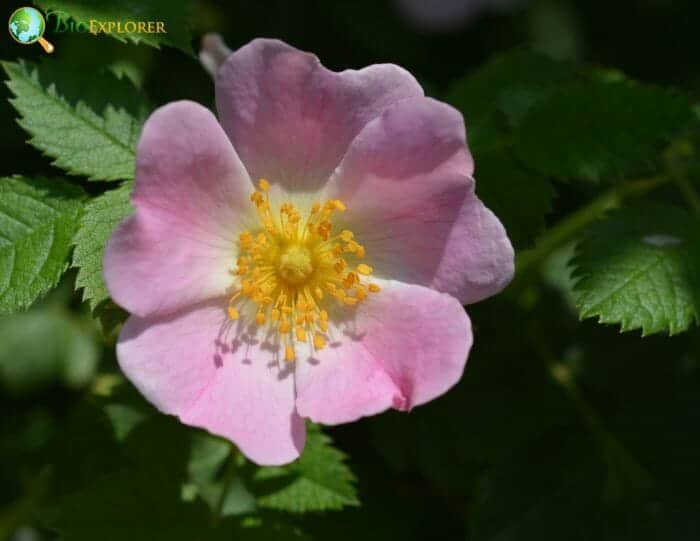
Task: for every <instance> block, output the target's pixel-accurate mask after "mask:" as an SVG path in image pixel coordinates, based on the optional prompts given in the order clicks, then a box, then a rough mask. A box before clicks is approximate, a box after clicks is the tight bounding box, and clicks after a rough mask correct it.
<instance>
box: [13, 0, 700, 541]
mask: <svg viewBox="0 0 700 541" xmlns="http://www.w3.org/2000/svg"><path fill="white" fill-rule="evenodd" d="M11 4H12V5H8V6H7V8H6V9H7V13H8V14H9V13H10V12H11V11H12V9H14V7H16V6H19V5H20V4H19V3H17V2H11ZM15 4H16V5H15ZM36 4H37V5H39V6H40V7H43V8H46V7H50V8H53V9H60V10H62V12H64V13H65V14H66V16H69V17H70V18H71V20H73V21H85V20H88V19H90V18H93V17H98V18H110V17H116V18H119V17H122V16H125V17H127V18H136V17H137V16H138V17H139V18H154V19H156V20H166V21H167V23H168V28H169V29H172V32H171V33H169V34H168V35H167V36H151V37H152V38H156V39H150V40H145V42H146V43H145V44H146V45H151V46H154V47H160V49H155V48H153V47H143V46H138V45H137V44H134V43H133V42H134V41H138V40H135V39H133V38H134V36H127V39H126V40H125V41H118V40H115V39H112V38H111V37H109V36H104V35H101V36H89V35H85V34H76V33H68V32H63V33H61V32H55V31H54V28H53V26H52V23H51V20H49V28H48V31H47V37H48V38H49V39H50V40H51V41H52V42H53V43H54V44H55V45H56V53H55V54H54V55H53V57H46V56H44V55H43V53H42V52H41V49H40V48H39V47H38V46H31V47H25V46H20V45H18V44H16V43H14V42H12V41H11V40H10V39H9V38H7V39H6V40H0V41H2V43H0V58H2V59H3V61H4V62H3V67H4V71H5V74H6V78H7V84H8V86H9V88H8V89H6V90H5V94H4V95H3V98H4V99H3V100H1V102H0V118H2V120H3V123H2V126H3V128H2V129H0V144H2V147H3V151H4V152H3V155H4V157H5V159H4V160H3V161H2V164H1V165H0V167H2V168H4V169H3V170H2V171H1V172H0V174H1V175H3V176H4V178H2V179H0V180H1V182H0V312H1V313H2V314H3V315H2V317H0V411H1V412H2V415H0V540H3V539H12V540H13V541H20V540H22V541H25V540H49V539H57V538H58V539H62V540H66V541H72V540H75V541H79V540H94V539H100V540H102V539H104V540H115V541H117V540H118V541H122V540H124V539H126V538H133V539H134V540H139V539H149V540H150V539H173V540H177V539H183V540H185V539H186V540H193V539H202V540H204V539H206V540H209V539H213V540H215V541H217V540H219V539H221V540H224V539H240V540H244V541H245V540H248V539H250V540H257V541H264V540H268V539H275V540H280V539H281V540H286V539H290V540H291V539H299V540H307V539H309V540H310V539H316V540H325V539H335V540H339V541H343V540H345V539H348V540H350V539H352V540H353V541H354V540H356V539H357V538H358V537H361V538H363V539H365V540H367V541H372V540H374V539H376V540H379V539H381V540H385V539H387V538H390V539H394V538H401V539H405V540H407V541H408V540H423V539H449V540H452V539H468V540H499V541H505V540H518V541H519V540H523V541H524V540H531V539H542V540H547V539H575V540H578V539H580V540H592V539H595V540H626V539H630V540H631V539H634V540H635V541H644V540H647V539H649V540H666V539H693V538H696V537H697V536H698V535H699V534H700V526H699V525H698V521H697V518H696V517H697V515H698V512H699V511H700V497H698V494H697V490H696V487H697V485H698V483H699V482H700V473H699V472H698V469H697V467H696V462H697V457H698V454H699V453H700V432H699V431H698V428H697V427H698V426H700V332H699V331H698V328H697V323H698V319H699V316H698V311H699V307H700V285H699V283H698V276H699V274H698V270H700V268H699V266H700V260H699V259H698V257H700V256H698V254H699V253H700V236H699V235H700V222H699V220H698V215H699V214H700V199H698V195H697V193H698V190H700V135H698V134H700V129H699V128H700V113H699V111H700V106H698V93H699V91H700V75H698V71H697V31H696V28H695V26H696V21H697V20H698V17H700V5H699V4H698V3H697V2H694V1H692V0H624V1H619V2H614V3H610V2H603V0H588V1H583V0H530V1H529V2H520V3H519V4H518V3H515V4H516V5H515V7H514V8H513V11H507V10H506V11H503V12H498V13H497V12H490V13H482V14H480V15H479V14H475V15H474V16H473V17H471V18H468V19H465V20H464V21H462V22H461V24H455V25H451V27H450V28H449V29H448V30H445V31H443V32H441V33H440V32H436V31H435V30H434V29H428V28H419V27H416V25H415V22H414V23H410V22H409V21H408V20H406V19H404V18H402V16H401V12H400V10H399V8H398V2H394V1H385V2H376V1H370V0H357V1H352V2H350V1H347V2H345V1H342V2H328V1H323V0H294V1H289V0H271V1H268V2H254V1H252V0H251V1H242V2H235V3H225V2H216V1H214V0H196V1H192V2H162V1H150V0H149V1H142V2H133V1H130V2H109V1H107V0H102V1H99V2H88V1H83V0H65V1H63V0H60V1H59V0H55V1H44V0H41V1H37V2H36ZM190 14H191V15H190ZM210 31H219V32H221V33H222V34H223V35H224V37H225V39H226V41H227V42H228V44H229V45H230V46H231V47H232V48H234V49H235V48H236V47H238V46H240V45H242V44H244V43H246V42H247V41H249V40H250V39H252V38H254V37H258V36H274V37H279V38H281V39H285V40H287V41H289V42H290V43H292V44H293V45H295V46H297V47H300V48H302V49H306V50H310V51H313V52H314V53H316V54H317V55H318V56H319V57H320V58H321V60H322V61H323V62H324V64H326V65H327V66H329V67H331V68H333V69H344V68H348V67H353V68H356V67H360V66H364V65H367V64H371V63H375V62H394V63H397V64H400V65H402V66H404V67H406V68H407V69H409V70H410V71H411V72H412V73H414V74H415V75H416V76H417V77H418V79H419V80H420V81H421V83H422V84H423V85H424V86H425V88H426V90H427V93H428V94H429V95H431V96H434V97H437V98H439V99H443V100H445V101H447V102H448V103H451V104H452V105H453V106H455V107H457V108H458V109H459V110H460V111H461V112H462V113H463V114H464V116H465V120H466V125H467V133H468V139H469V144H470V148H471V149H472V152H473V154H474V159H475V167H476V173H475V176H476V179H477V192H478V194H479V196H480V197H481V198H483V199H484V201H485V202H486V203H487V205H488V206H489V207H490V208H491V209H493V210H494V212H495V213H496V214H497V215H498V216H499V217H500V218H501V219H502V221H503V223H504V224H505V226H506V228H507V230H508V232H509V235H510V237H511V239H512V240H513V243H514V245H515V246H516V248H517V275H516V278H515V280H514V282H513V284H512V285H511V286H510V287H509V288H508V289H507V290H506V291H505V292H504V293H503V294H502V295H500V296H499V297H497V298H494V299H490V300H488V301H486V302H482V303H480V304H478V305H475V306H471V307H469V314H470V317H471V319H472V321H473V324H474V332H475V346H474V350H473V352H472V354H471V356H470V359H469V364H468V367H467V370H466V373H465V376H464V377H463V379H462V381H461V382H460V383H459V384H458V385H457V386H456V387H455V388H454V389H452V390H451V391H450V392H449V393H447V394H446V395H445V396H444V397H442V398H440V399H438V400H436V401H434V402H432V403H430V404H428V405H425V406H422V407H420V408H417V409H416V410H414V411H412V412H411V413H409V414H402V413H396V412H390V413H386V414H383V415H380V416H377V417H374V418H371V419H367V420H363V421H362V422H359V423H354V424H352V425H345V426H340V427H335V428H331V429H324V431H323V432H321V431H320V429H318V428H317V427H313V426H311V427H310V428H309V441H308V444H307V449H306V451H305V453H304V455H303V457H302V458H301V459H300V460H299V461H298V462H296V463H294V464H292V465H289V466H286V467H283V468H259V467H257V466H254V465H253V464H251V463H249V462H247V461H246V460H244V459H243V458H242V457H241V456H240V455H238V454H237V453H235V452H232V450H231V448H230V445H229V444H228V443H227V442H226V441H223V440H221V439H218V438H216V437H213V436H211V435H208V434H206V433H204V432H202V431H199V430H195V429H191V428H187V427H184V426H182V425H180V424H178V423H177V422H176V421H175V420H174V419H172V418H169V417H166V416H163V415H160V414H158V413H157V412H156V411H155V410H154V409H153V408H152V407H151V406H150V405H149V404H147V403H146V402H145V400H144V399H143V398H141V397H140V395H139V394H138V393H137V392H136V390H135V389H134V388H133V387H131V386H130V385H129V384H128V383H127V382H125V380H124V379H123V378H122V376H120V374H119V371H118V367H117V365H116V361H115V358H114V340H115V333H116V332H117V331H118V328H119V325H120V323H121V322H122V321H123V319H124V317H125V314H124V313H123V312H122V311H121V310H120V309H119V308H117V307H116V306H115V305H114V304H113V303H111V301H110V300H109V299H108V296H107V292H106V289H105V287H104V283H103V282H102V278H101V255H102V250H103V248H104V243H105V242H106V239H107V238H108V236H109V234H110V232H111V230H112V228H113V227H114V226H115V225H116V223H118V222H119V220H120V219H121V218H122V217H123V216H125V215H127V214H128V212H129V204H128V197H127V196H128V193H129V190H130V181H129V179H130V178H131V176H132V174H133V160H134V147H135V143H136V141H137V139H138V132H139V130H140V127H141V125H142V123H143V120H144V119H145V117H146V115H147V114H148V113H149V112H150V111H152V110H153V108H154V107H155V106H157V105H160V104H162V103H165V102H167V101H170V100H175V99H183V98H184V99H192V100H195V101H199V102H201V103H204V104H206V105H209V106H213V101H214V100H213V85H212V83H211V80H210V79H209V77H208V75H207V74H206V73H205V72H204V70H203V69H201V67H200V66H199V65H198V63H197V62H196V60H195V59H194V58H193V57H192V54H191V52H192V50H196V46H197V39H199V37H200V36H201V35H202V34H203V33H205V32H210ZM650 36H653V37H654V39H650ZM193 37H194V39H193ZM159 38H164V39H159ZM66 130H70V131H68V132H67V131H66ZM17 174H21V175H23V176H22V177H18V176H13V175H17ZM60 177H63V178H60ZM91 180H97V181H112V182H107V183H104V182H91ZM116 181H125V182H124V183H123V184H121V185H119V184H118V182H116ZM618 207H620V208H618ZM72 246H73V251H72V253H71V247H72ZM69 266H72V267H73V268H74V269H75V270H74V271H70V272H68V273H67V274H64V273H65V271H66V270H67V269H68V268H69ZM62 276H63V278H62V281H61V282H60V284H59V285H58V287H56V288H55V289H54V290H53V291H51V292H50V293H49V290H51V289H52V288H54V286H56V285H57V284H58V283H59V280H60V279H61V277H62ZM32 303H33V304H32ZM29 305H32V306H31V308H29V310H28V311H25V312H18V311H17V310H18V309H25V308H27V307H29ZM589 317H593V318H595V319H596V320H599V321H600V322H601V323H608V324H612V325H603V324H599V323H598V322H597V321H594V320H593V319H587V320H585V321H580V320H579V318H589ZM620 330H624V331H628V330H632V331H633V332H627V333H624V334H621V333H620ZM640 330H641V332H640ZM683 331H685V332H683ZM640 334H644V335H646V336H644V337H643V338H642V337H641V336H640ZM670 335H674V336H673V337H671V336H670ZM329 435H330V436H331V437H332V440H331V438H330V437H329Z"/></svg>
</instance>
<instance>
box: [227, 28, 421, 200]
mask: <svg viewBox="0 0 700 541" xmlns="http://www.w3.org/2000/svg"><path fill="white" fill-rule="evenodd" d="M422 95H423V90H422V89H421V87H420V85H419V84H418V83H417V82H416V80H415V79H414V78H413V76H412V75H411V74H409V73H408V72H407V71H405V70H403V69H402V68H399V67H398V66H394V65H391V64H381V65H374V66H369V67H367V68H365V69H362V70H359V71H355V70H346V71H343V72H340V73H336V72H333V71H330V70H328V69H326V68H324V67H323V66H322V65H321V64H320V62H319V60H318V58H316V57H315V56H314V55H312V54H309V53H305V52H302V51H299V50H297V49H295V48H294V47H291V46H289V45H287V44H286V43H283V42H281V41H278V40H271V39H256V40H254V41H252V42H251V43H249V44H248V45H246V46H244V47H241V48H240V49H239V50H238V51H236V52H235V53H233V54H232V55H231V56H229V57H228V59H227V60H226V62H225V63H224V64H223V65H222V66H221V67H220V68H219V72H218V77H217V81H216V104H217V109H218V111H219V118H220V119H221V124H222V125H223V126H224V129H225V130H226V133H228V135H229V137H230V138H231V141H233V145H234V146H235V147H236V150H237V151H238V153H239V154H240V156H241V159H242V160H243V163H245V165H246V167H247V169H248V171H249V172H250V174H251V177H252V178H253V179H257V178H259V177H264V178H267V179H268V180H269V181H270V182H272V183H281V184H283V185H285V188H287V189H288V191H297V190H300V191H310V190H313V189H316V188H318V187H319V186H321V185H323V184H324V183H325V181H326V180H327V179H328V177H329V175H330V174H331V172H332V171H333V169H334V168H335V166H336V165H337V164H338V163H339V162H340V160H341V158H342V156H343V154H344V153H345V151H346V149H347V147H348V145H349V143H350V141H352V139H353V138H354V137H355V135H357V133H358V132H359V131H360V129H361V128H362V127H363V126H364V125H365V124H366V123H367V122H368V121H370V120H371V119H373V118H375V117H376V116H377V115H378V114H380V113H381V112H382V111H383V110H384V109H385V108H386V107H388V106H389V105H391V104H392V103H394V102H396V101H398V100H401V99H405V98H407V97H411V96H422Z"/></svg>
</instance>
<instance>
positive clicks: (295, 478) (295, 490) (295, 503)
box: [252, 426, 359, 513]
mask: <svg viewBox="0 0 700 541" xmlns="http://www.w3.org/2000/svg"><path fill="white" fill-rule="evenodd" d="M254 480H255V482H256V484H257V487H252V488H253V492H255V493H257V494H260V496H259V497H258V505H259V506H260V507H266V508H269V509H277V510H280V511H291V512H294V513H305V512H308V511H327V510H339V509H342V508H344V507H348V506H356V505H359V501H358V500H357V495H356V492H355V487H354V481H355V476H354V475H353V474H352V472H351V471H350V468H348V466H347V465H346V464H345V454H344V453H343V452H342V451H339V450H338V449H336V448H335V447H333V446H332V442H331V439H330V438H329V437H328V436H326V435H325V434H323V433H322V432H321V430H320V429H318V428H317V427H315V426H310V427H309V431H308V434H307V440H306V446H305V448H304V453H303V454H302V455H301V458H299V460H297V461H296V462H294V463H292V464H290V465H288V466H283V467H268V468H260V469H259V470H258V471H257V472H256V474H255V477H254Z"/></svg>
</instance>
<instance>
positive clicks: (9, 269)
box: [0, 177, 84, 314]
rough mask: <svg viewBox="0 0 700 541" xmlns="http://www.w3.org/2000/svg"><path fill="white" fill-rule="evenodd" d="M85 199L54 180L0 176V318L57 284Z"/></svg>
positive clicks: (76, 191) (64, 183)
mask: <svg viewBox="0 0 700 541" xmlns="http://www.w3.org/2000/svg"><path fill="white" fill-rule="evenodd" d="M83 198H84V193H83V191H82V190H80V189H79V188H77V187H75V186H72V185H70V184H68V183H67V182H64V181H61V180H57V179H54V180H49V179H45V178H35V179H27V178H23V177H4V178H0V314H8V313H12V312H16V311H18V310H24V309H26V308H27V307H29V305H30V304H31V303H32V302H34V301H35V300H36V299H37V298H39V297H41V296H42V295H44V294H45V293H46V292H48V291H49V290H50V289H51V288H53V287H54V286H55V285H56V284H57V283H58V280H59V278H60V277H61V275H62V274H63V272H64V271H65V270H66V268H67V267H68V256H69V254H70V248H71V242H72V240H73V234H74V233H75V231H76V230H77V227H78V221H79V219H80V213H81V211H82V201H83Z"/></svg>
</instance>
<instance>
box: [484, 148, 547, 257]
mask: <svg viewBox="0 0 700 541" xmlns="http://www.w3.org/2000/svg"><path fill="white" fill-rule="evenodd" d="M474 176H475V178H476V193H477V195H478V196H479V197H480V198H481V199H482V200H483V201H484V203H485V204H486V206H487V207H489V208H490V209H491V210H492V211H493V212H494V213H495V214H496V216H498V218H499V219H500V220H501V221H502V222H503V225H504V226H505V228H506V231H507V232H508V237H509V238H510V240H511V242H512V243H513V245H514V246H515V247H516V248H524V247H527V246H529V245H530V244H531V243H532V241H533V240H534V238H535V237H536V236H537V234H539V233H540V232H541V231H542V229H544V217H545V215H546V214H547V212H549V210H550V208H551V202H552V198H553V197H554V190H553V188H552V185H551V183H550V182H549V180H548V179H547V178H545V177H544V175H541V174H538V173H533V172H532V171H528V170H527V169H525V168H524V167H522V166H521V165H520V164H519V163H518V162H517V161H516V160H514V159H513V157H512V155H511V153H510V152H508V151H505V150H491V151H485V152H483V153H481V155H480V156H479V160H478V162H477V164H476V172H475V175H474Z"/></svg>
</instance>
